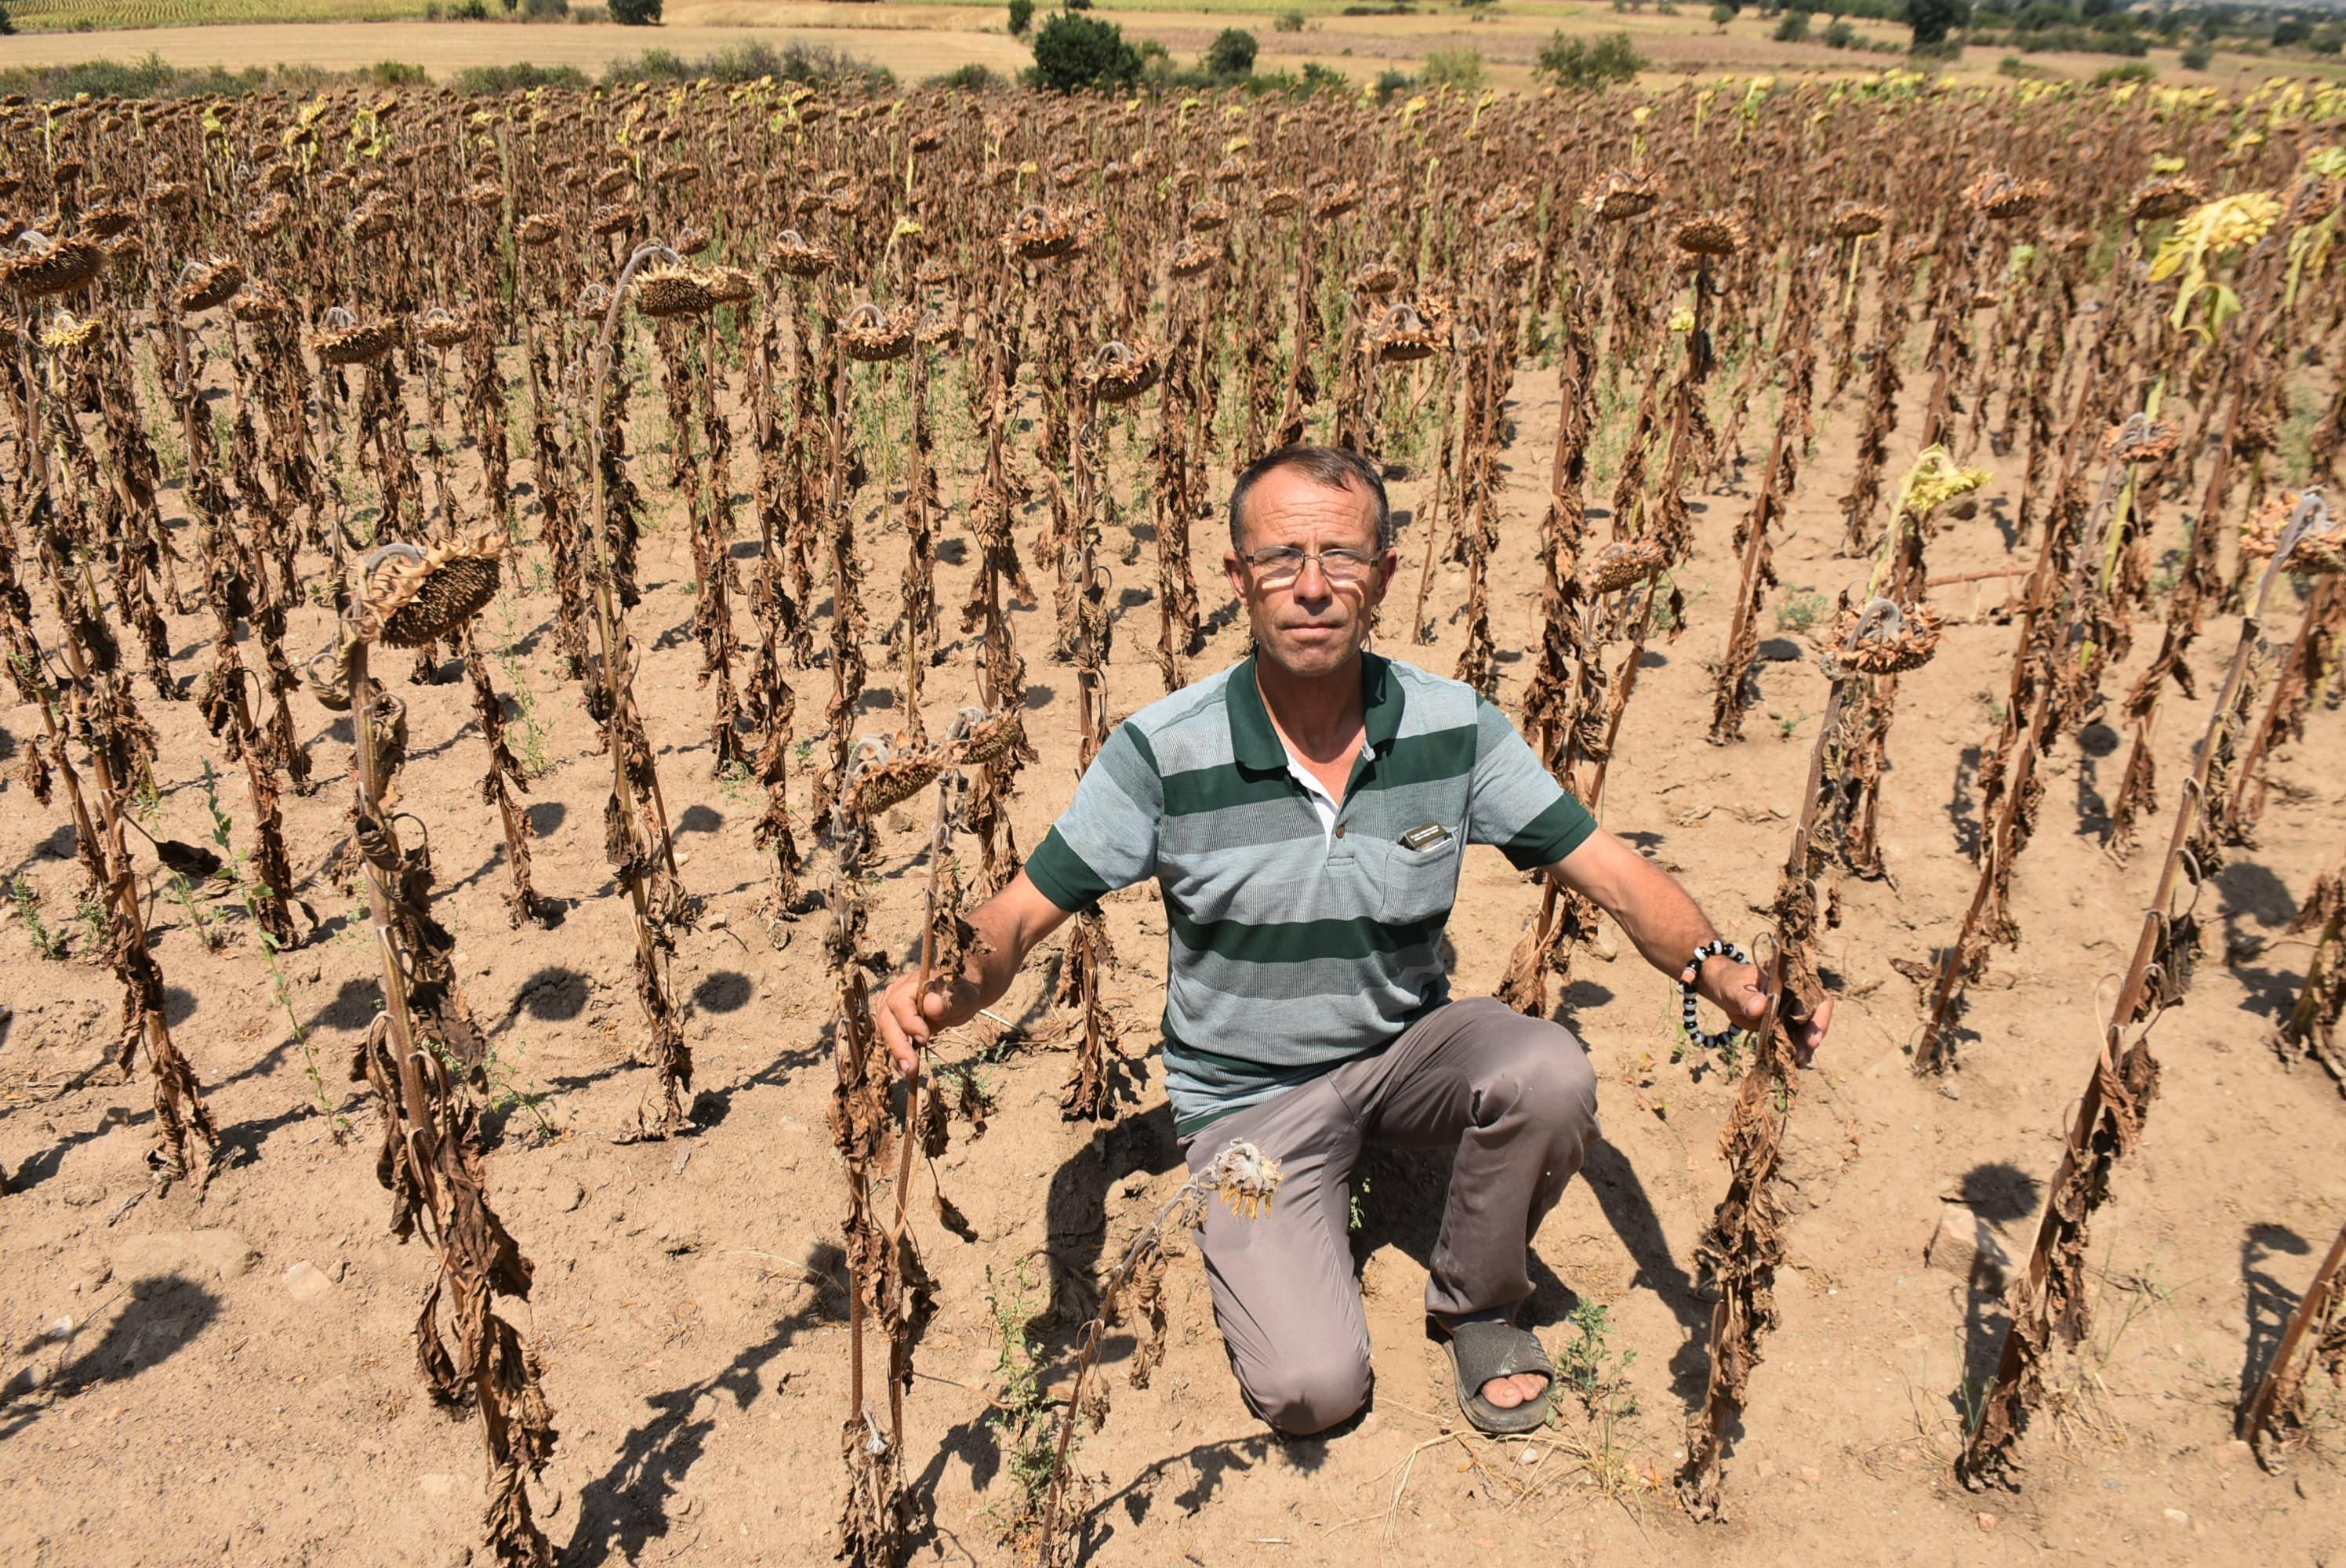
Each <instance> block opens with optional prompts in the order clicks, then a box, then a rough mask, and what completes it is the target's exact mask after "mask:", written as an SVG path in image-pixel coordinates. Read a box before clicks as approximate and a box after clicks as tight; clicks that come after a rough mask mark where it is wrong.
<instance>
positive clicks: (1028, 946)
mask: <svg viewBox="0 0 2346 1568" xmlns="http://www.w3.org/2000/svg"><path fill="white" fill-rule="evenodd" d="M1066 918H1067V911H1065V910H1063V909H1061V908H1059V906H1058V905H1056V904H1055V903H1053V902H1052V901H1050V900H1049V899H1046V898H1045V897H1044V896H1043V894H1042V893H1041V891H1038V890H1037V889H1036V888H1035V883H1034V881H1032V880H1031V879H1029V878H1028V876H1027V875H1026V873H1025V871H1020V872H1019V873H1018V874H1017V875H1016V876H1015V877H1013V878H1011V879H1010V885H1009V886H1008V887H1005V888H1004V889H1003V890H1002V891H1000V892H998V893H996V894H994V896H993V897H992V898H990V899H988V900H986V901H985V902H984V903H983V904H981V905H980V906H978V909H977V911H976V912H975V913H974V914H972V915H971V916H970V917H969V923H970V925H971V926H972V928H974V931H975V932H976V935H977V941H976V942H975V943H974V944H973V946H972V948H971V956H970V958H969V960H968V961H967V965H966V967H964V969H963V970H962V972H960V973H959V974H956V975H953V976H950V977H948V976H945V975H942V974H940V975H934V976H932V977H931V979H930V981H929V983H928V984H927V985H925V986H923V985H922V984H921V983H920V981H921V977H920V975H919V973H918V972H913V973H911V974H900V975H898V976H897V977H896V978H895V979H894V980H892V981H891V982H889V983H888V989H887V990H885V991H883V992H882V993H880V997H879V1000H878V1002H877V1003H874V1004H873V1006H872V1022H873V1023H876V1024H878V1025H879V1028H880V1043H881V1044H883V1045H885V1046H887V1047H888V1054H889V1055H890V1056H892V1057H893V1058H894V1059H895V1063H896V1071H897V1072H899V1073H902V1074H903V1075H904V1076H905V1077H907V1078H917V1077H919V1076H920V1075H921V1053H922V1052H923V1051H925V1050H927V1049H928V1047H929V1043H930V1042H931V1041H932V1040H933V1039H935V1038H936V1036H937V1034H938V1033H939V1032H940V1031H942V1030H946V1029H951V1028H953V1027H954V1025H956V1024H961V1023H968V1022H969V1021H970V1020H971V1019H973V1018H974V1017H976V1016H977V1014H978V1010H979V1009H980V1008H982V1007H984V1006H985V1005H987V1004H988V1003H992V1002H993V1001H994V1000H995V999H996V998H998V997H999V996H1001V994H1002V993H1004V992H1005V991H1007V990H1008V989H1009V988H1010V981H1011V977H1012V976H1013V975H1015V974H1016V973H1017V972H1018V966H1019V965H1020V964H1021V963H1023V962H1025V960H1026V954H1027V953H1028V952H1032V951H1033V950H1034V946H1035V943H1036V942H1040V941H1042V940H1043V939H1044V938H1045V937H1046V936H1048V935H1050V934H1051V933H1052V932H1055V931H1056V930H1058V929H1059V925H1060V923H1061V922H1062V921H1065V920H1066Z"/></svg>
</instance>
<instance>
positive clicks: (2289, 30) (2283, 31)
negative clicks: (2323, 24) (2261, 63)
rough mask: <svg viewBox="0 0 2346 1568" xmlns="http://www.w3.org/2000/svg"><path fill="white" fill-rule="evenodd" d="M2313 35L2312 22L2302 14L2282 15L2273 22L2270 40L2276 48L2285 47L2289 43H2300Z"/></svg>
mask: <svg viewBox="0 0 2346 1568" xmlns="http://www.w3.org/2000/svg"><path fill="white" fill-rule="evenodd" d="M2312 36H2313V24H2312V23H2310V22H2309V21H2307V20H2306V19H2305V18H2304V17H2302V16H2284V17H2282V18H2281V19H2280V21H2278V22H2276V23H2274V24H2273V34H2272V41H2273V47H2274V48H2276V49H2286V48H2288V47H2289V46H2290V45H2291V44H2302V43H2304V42H2305V41H2306V40H2307V39H2308V38H2310V37H2312Z"/></svg>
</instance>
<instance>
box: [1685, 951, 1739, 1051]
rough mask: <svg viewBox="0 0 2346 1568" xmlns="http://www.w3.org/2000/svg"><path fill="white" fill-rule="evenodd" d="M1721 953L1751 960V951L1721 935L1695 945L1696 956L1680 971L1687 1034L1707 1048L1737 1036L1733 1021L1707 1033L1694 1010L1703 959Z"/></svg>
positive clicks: (1715, 1047)
mask: <svg viewBox="0 0 2346 1568" xmlns="http://www.w3.org/2000/svg"><path fill="white" fill-rule="evenodd" d="M1722 956H1723V957H1727V958H1731V959H1733V960H1734V961H1735V962H1738V963H1749V962H1751V955H1750V954H1749V953H1747V952H1744V951H1743V950H1742V949H1741V948H1739V947H1738V946H1736V945H1735V944H1734V943H1733V942H1729V941H1728V940H1727V939H1726V938H1725V937H1721V938H1719V940H1718V941H1716V942H1704V943H1703V944H1702V945H1701V946H1700V947H1698V948H1696V949H1695V950H1694V957H1693V958H1692V959H1691V960H1689V961H1688V963H1687V966H1686V968H1684V969H1683V970H1681V971H1679V972H1678V1001H1679V1002H1680V1003H1682V1004H1683V1005H1684V1007H1685V1013H1684V1018H1685V1023H1686V1032H1687V1038H1688V1039H1689V1040H1691V1041H1693V1042H1694V1043H1695V1044H1698V1045H1699V1046H1701V1047H1702V1048H1703V1049H1704V1050H1706V1051H1722V1050H1725V1049H1726V1048H1727V1045H1728V1044H1729V1042H1730V1041H1732V1040H1733V1039H1734V1038H1735V1026H1734V1025H1733V1024H1731V1023H1730V1024H1729V1025H1728V1026H1727V1027H1726V1028H1724V1029H1722V1030H1720V1031H1719V1033H1716V1034H1706V1033H1703V1032H1702V1029H1701V1026H1700V1022H1699V1020H1698V1019H1697V1018H1696V1017H1695V1012H1694V1003H1695V990H1694V983H1695V981H1696V979H1697V978H1698V977H1699V976H1700V975H1701V973H1702V965H1703V961H1704V960H1705V959H1709V958H1719V957H1722Z"/></svg>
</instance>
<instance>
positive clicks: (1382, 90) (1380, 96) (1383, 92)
mask: <svg viewBox="0 0 2346 1568" xmlns="http://www.w3.org/2000/svg"><path fill="white" fill-rule="evenodd" d="M1375 90H1376V95H1377V102H1379V103H1381V104H1389V103H1391V102H1392V101H1393V99H1395V98H1397V97H1401V95H1402V94H1403V93H1413V92H1415V91H1417V78H1416V77H1415V76H1411V75H1410V74H1409V73H1408V72H1407V71H1396V70H1391V69H1387V70H1383V71H1380V72H1379V73H1377V85H1376V89H1375Z"/></svg>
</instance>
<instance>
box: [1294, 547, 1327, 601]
mask: <svg viewBox="0 0 2346 1568" xmlns="http://www.w3.org/2000/svg"><path fill="white" fill-rule="evenodd" d="M1288 591H1289V592H1290V593H1291V594H1293V595H1294V596H1296V598H1297V599H1299V600H1301V601H1303V602H1305V603H1308V604H1325V603H1327V602H1328V600H1329V599H1331V598H1332V597H1333V596H1335V585H1334V584H1332V583H1331V582H1330V581H1329V580H1328V574H1327V573H1326V572H1324V571H1322V570H1321V567H1320V557H1319V556H1317V555H1306V556H1305V557H1303V569H1302V570H1301V571H1300V572H1298V573H1296V574H1295V586H1294V587H1292V588H1290V589H1289V590H1288Z"/></svg>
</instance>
